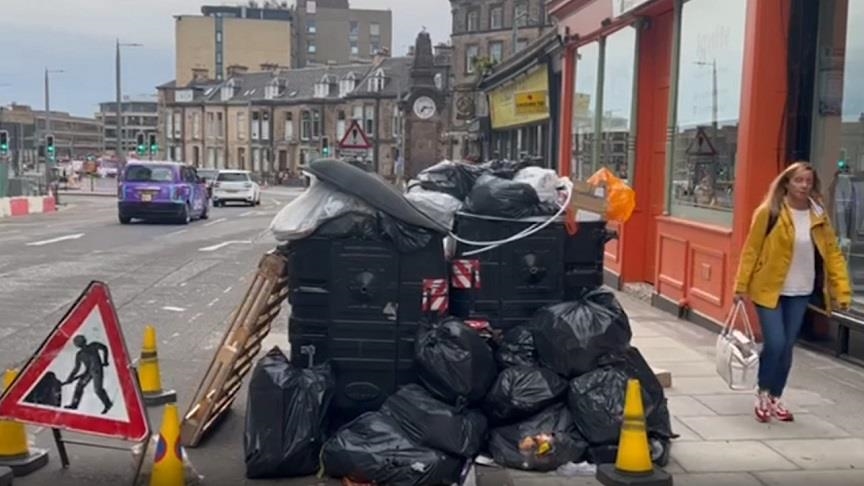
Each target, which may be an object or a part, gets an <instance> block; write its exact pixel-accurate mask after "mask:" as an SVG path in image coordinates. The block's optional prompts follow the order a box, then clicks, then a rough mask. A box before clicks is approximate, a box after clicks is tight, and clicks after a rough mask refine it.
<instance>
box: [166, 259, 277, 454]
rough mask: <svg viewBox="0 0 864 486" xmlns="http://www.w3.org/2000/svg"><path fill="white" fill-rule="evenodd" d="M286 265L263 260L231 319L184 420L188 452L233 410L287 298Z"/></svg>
mask: <svg viewBox="0 0 864 486" xmlns="http://www.w3.org/2000/svg"><path fill="white" fill-rule="evenodd" d="M286 265H287V260H285V258H284V257H283V256H281V255H279V254H277V253H275V252H270V253H268V254H266V255H264V257H262V258H261V261H260V262H259V263H258V271H257V272H256V274H255V276H254V277H253V279H252V281H251V282H250V283H249V288H248V289H247V290H246V293H245V294H244V296H243V300H242V301H241V302H240V305H238V306H237V308H236V309H234V311H233V312H232V313H231V315H230V317H229V324H228V328H227V330H226V332H225V334H224V336H223V337H222V342H221V344H220V345H219V348H218V349H217V351H216V353H215V354H214V356H213V359H212V360H211V362H210V366H209V367H208V369H207V373H206V374H205V375H204V379H203V380H202V381H201V383H200V384H199V386H198V389H197V391H196V392H195V397H194V399H193V400H192V402H191V404H190V406H189V410H188V411H187V412H186V415H185V416H184V417H183V423H182V424H181V428H180V435H181V443H182V444H183V445H184V446H186V447H190V448H193V447H197V446H198V444H199V443H200V441H201V439H202V438H203V437H204V435H205V434H206V433H207V432H208V431H209V430H210V429H211V428H212V427H213V426H214V425H215V424H216V423H218V421H219V418H220V417H221V416H222V415H223V414H225V413H226V412H227V411H228V410H229V409H230V408H231V404H232V403H233V402H234V400H235V398H236V396H237V393H238V391H239V390H240V388H241V387H242V385H243V379H244V378H245V377H246V375H248V374H249V371H250V370H251V369H252V361H253V360H254V359H255V356H257V354H258V352H259V351H260V350H261V343H262V342H263V340H264V339H265V338H266V337H267V335H268V334H269V332H270V328H271V325H272V323H273V321H274V320H275V319H276V317H278V316H279V312H280V311H281V308H282V303H283V302H284V301H285V299H286V298H287V297H288V291H289V289H288V279H287V278H285V277H284V272H285V268H286Z"/></svg>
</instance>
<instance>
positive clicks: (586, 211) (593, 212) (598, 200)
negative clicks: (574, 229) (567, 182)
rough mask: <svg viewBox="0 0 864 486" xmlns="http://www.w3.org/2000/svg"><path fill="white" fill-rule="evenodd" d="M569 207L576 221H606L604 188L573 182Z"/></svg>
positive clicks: (583, 182) (582, 182)
mask: <svg viewBox="0 0 864 486" xmlns="http://www.w3.org/2000/svg"><path fill="white" fill-rule="evenodd" d="M570 207H572V208H573V211H574V213H575V214H576V221H603V220H605V219H606V186H604V185H600V186H597V187H595V186H592V185H591V184H588V183H587V182H585V181H573V195H572V197H571V198H570Z"/></svg>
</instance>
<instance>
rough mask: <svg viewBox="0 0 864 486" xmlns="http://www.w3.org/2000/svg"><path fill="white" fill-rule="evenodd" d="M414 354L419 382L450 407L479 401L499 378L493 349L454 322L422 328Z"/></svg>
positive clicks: (477, 336) (467, 329) (474, 334)
mask: <svg viewBox="0 0 864 486" xmlns="http://www.w3.org/2000/svg"><path fill="white" fill-rule="evenodd" d="M414 353H415V358H416V362H417V375H418V377H419V378H420V382H421V383H422V384H423V386H425V387H426V389H427V390H429V391H430V392H432V394H433V395H434V396H436V397H438V398H440V399H441V400H444V401H445V402H447V403H449V404H451V405H470V404H474V403H477V402H479V401H481V400H482V399H483V397H485V396H486V392H487V391H488V390H489V387H490V386H492V382H493V381H495V377H496V375H497V374H498V368H497V367H496V366H495V357H494V356H493V354H492V349H491V348H490V347H489V345H488V344H486V341H485V340H484V339H483V338H482V337H481V336H480V335H479V334H478V333H477V332H476V331H474V330H473V329H471V328H470V327H468V326H466V325H465V323H464V322H462V321H461V320H459V319H456V318H452V317H451V318H447V319H445V320H443V321H441V322H437V323H433V324H426V325H424V326H422V327H421V328H420V331H419V332H418V335H417V341H416V343H415V346H414Z"/></svg>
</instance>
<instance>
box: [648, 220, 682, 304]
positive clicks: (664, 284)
mask: <svg viewBox="0 0 864 486" xmlns="http://www.w3.org/2000/svg"><path fill="white" fill-rule="evenodd" d="M688 246H689V242H688V241H687V239H686V238H682V237H681V236H679V235H676V234H674V232H671V231H664V230H663V229H662V228H661V229H660V230H659V231H658V232H657V260H658V261H659V262H660V263H661V265H660V267H659V268H658V272H657V284H656V285H655V287H656V289H657V292H658V293H659V294H661V295H663V296H664V297H666V298H668V299H669V300H672V301H673V302H677V301H679V300H681V299H683V298H684V295H685V291H686V288H687V254H688V251H687V247H688Z"/></svg>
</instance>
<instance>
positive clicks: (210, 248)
mask: <svg viewBox="0 0 864 486" xmlns="http://www.w3.org/2000/svg"><path fill="white" fill-rule="evenodd" d="M235 244H237V245H251V244H252V242H251V241H249V240H242V241H225V242H223V243H219V244H218V245H213V246H205V247H204V248H199V249H198V251H216V250H221V249H222V248H225V247H226V246H229V245H235Z"/></svg>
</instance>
